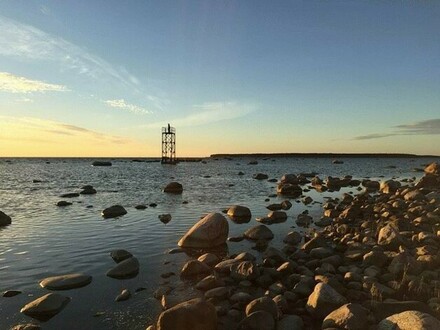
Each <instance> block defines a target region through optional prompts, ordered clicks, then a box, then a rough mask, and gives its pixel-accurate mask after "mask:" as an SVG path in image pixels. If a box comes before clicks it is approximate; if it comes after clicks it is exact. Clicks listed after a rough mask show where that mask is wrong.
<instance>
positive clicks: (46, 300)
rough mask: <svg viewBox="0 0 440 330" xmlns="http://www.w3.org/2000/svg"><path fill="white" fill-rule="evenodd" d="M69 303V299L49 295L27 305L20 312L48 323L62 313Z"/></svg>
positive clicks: (58, 295)
mask: <svg viewBox="0 0 440 330" xmlns="http://www.w3.org/2000/svg"><path fill="white" fill-rule="evenodd" d="M69 302H70V298H69V297H65V296H62V295H60V294H56V293H48V294H46V295H44V296H42V297H40V298H38V299H35V300H34V301H31V302H30V303H28V304H27V305H25V306H24V307H23V308H22V309H21V310H20V312H22V313H23V314H25V315H28V316H30V317H33V318H34V319H37V320H41V321H46V320H48V319H50V318H51V317H53V316H55V315H56V314H58V313H59V312H61V310H63V308H64V307H66V305H67V304H68V303H69Z"/></svg>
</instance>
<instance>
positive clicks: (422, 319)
mask: <svg viewBox="0 0 440 330" xmlns="http://www.w3.org/2000/svg"><path fill="white" fill-rule="evenodd" d="M377 329H378V330H391V329H399V330H418V329H420V330H421V329H423V330H438V329H440V321H439V320H437V319H436V318H435V317H434V316H431V315H429V314H426V313H422V312H418V311H406V312H403V313H399V314H394V315H391V316H389V317H387V318H386V319H384V320H382V321H381V322H380V323H379V325H378V327H377Z"/></svg>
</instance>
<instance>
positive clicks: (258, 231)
mask: <svg viewBox="0 0 440 330" xmlns="http://www.w3.org/2000/svg"><path fill="white" fill-rule="evenodd" d="M243 235H244V237H246V238H248V239H250V240H255V241H258V240H271V239H272V238H273V237H274V236H273V233H272V231H271V230H270V229H269V228H268V227H267V226H265V225H258V226H254V227H252V228H249V229H248V230H246V231H245V232H244V234H243Z"/></svg>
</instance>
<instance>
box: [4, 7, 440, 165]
mask: <svg viewBox="0 0 440 330" xmlns="http://www.w3.org/2000/svg"><path fill="white" fill-rule="evenodd" d="M439 17H440V1H404V0H400V1H398V0H389V1H379V0H377V1H373V0H371V1H337V0H335V1H324V0H322V1H313V0H308V1H260V0H248V1H245V0H242V1H235V0H229V1H219V0H218V1H214V0H212V1H211V0H204V1H200V0H199V1H190V0H187V1H183V0H182V1H177V0H175V1H167V0H161V1H147V0H127V1H119V0H118V1H116V0H94V1H86V0H77V1H56V0H52V1H50V0H0V157H2V156H3V157H12V156H16V157H17V156H18V157H31V156H32V157H39V156H41V157H46V156H50V157H158V156H160V155H161V127H163V126H166V125H167V124H168V123H170V124H171V126H173V127H175V128H176V132H177V134H176V141H177V146H176V150H177V156H178V157H179V156H180V157H184V156H209V155H210V154H213V153H271V152H273V153H281V152H324V153H331V152H334V153H413V154H431V155H440V37H439V31H440V19H439Z"/></svg>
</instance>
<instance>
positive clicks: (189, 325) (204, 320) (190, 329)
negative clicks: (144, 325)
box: [156, 299, 217, 330]
mask: <svg viewBox="0 0 440 330" xmlns="http://www.w3.org/2000/svg"><path fill="white" fill-rule="evenodd" d="M156 327H157V330H175V329H179V330H217V313H216V309H215V307H214V305H212V304H211V303H209V302H207V301H203V300H202V299H192V300H189V301H185V302H183V303H180V304H178V305H176V306H174V307H172V308H170V309H168V310H166V311H164V312H162V313H161V314H160V316H159V319H158V321H157V325H156Z"/></svg>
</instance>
